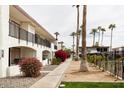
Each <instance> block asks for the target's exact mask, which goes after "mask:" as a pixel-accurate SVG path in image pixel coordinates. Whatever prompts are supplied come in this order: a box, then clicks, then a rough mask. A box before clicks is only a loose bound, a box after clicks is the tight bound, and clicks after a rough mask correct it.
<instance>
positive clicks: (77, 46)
mask: <svg viewBox="0 0 124 93" xmlns="http://www.w3.org/2000/svg"><path fill="white" fill-rule="evenodd" d="M78 31H79V6H77V34H76V37H77V42H76V43H77V44H76V54H77V57H78V48H79V37H78Z"/></svg>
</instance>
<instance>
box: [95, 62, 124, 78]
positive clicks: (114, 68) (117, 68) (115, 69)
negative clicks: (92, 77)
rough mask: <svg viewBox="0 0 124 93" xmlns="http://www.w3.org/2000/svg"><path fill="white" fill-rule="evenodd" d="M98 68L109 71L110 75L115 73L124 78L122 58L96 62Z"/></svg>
mask: <svg viewBox="0 0 124 93" xmlns="http://www.w3.org/2000/svg"><path fill="white" fill-rule="evenodd" d="M95 65H96V66H97V67H98V68H99V69H102V70H103V71H108V72H110V74H111V75H115V76H117V77H120V78H122V79H124V72H123V71H124V61H123V60H116V61H115V60H114V61H101V62H96V64H95Z"/></svg>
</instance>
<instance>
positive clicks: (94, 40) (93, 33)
mask: <svg viewBox="0 0 124 93" xmlns="http://www.w3.org/2000/svg"><path fill="white" fill-rule="evenodd" d="M93 46H95V32H93Z"/></svg>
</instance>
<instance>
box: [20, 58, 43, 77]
mask: <svg viewBox="0 0 124 93" xmlns="http://www.w3.org/2000/svg"><path fill="white" fill-rule="evenodd" d="M19 66H20V67H21V68H20V70H21V71H22V72H23V74H24V75H25V76H27V77H37V76H39V75H40V74H41V73H40V71H41V68H42V66H43V65H42V63H41V62H40V61H39V60H38V59H36V58H24V59H22V60H21V61H20V62H19Z"/></svg>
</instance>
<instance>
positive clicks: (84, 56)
mask: <svg viewBox="0 0 124 93" xmlns="http://www.w3.org/2000/svg"><path fill="white" fill-rule="evenodd" d="M86 16H87V6H86V5H84V6H83V20H82V24H83V26H82V57H81V63H80V71H83V72H86V71H88V63H87V49H86Z"/></svg>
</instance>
